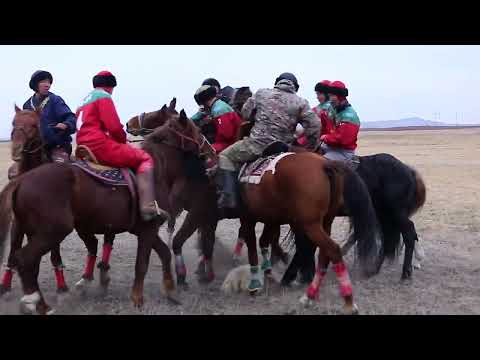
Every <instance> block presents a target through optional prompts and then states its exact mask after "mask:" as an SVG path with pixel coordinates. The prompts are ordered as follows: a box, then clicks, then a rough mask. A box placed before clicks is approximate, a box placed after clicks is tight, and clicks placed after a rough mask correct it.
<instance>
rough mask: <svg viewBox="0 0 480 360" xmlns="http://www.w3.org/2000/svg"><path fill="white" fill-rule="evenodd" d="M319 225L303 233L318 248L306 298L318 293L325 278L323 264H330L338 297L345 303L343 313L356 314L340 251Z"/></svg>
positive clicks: (314, 225)
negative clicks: (316, 263)
mask: <svg viewBox="0 0 480 360" xmlns="http://www.w3.org/2000/svg"><path fill="white" fill-rule="evenodd" d="M322 225H323V224H321V223H312V224H308V225H306V226H305V227H304V231H305V233H306V234H307V236H308V238H309V239H310V240H311V241H312V242H314V243H315V244H316V245H317V246H318V247H319V251H320V253H319V264H318V267H317V271H316V273H315V277H314V279H313V281H312V284H311V285H310V286H309V287H308V289H307V294H306V295H307V297H308V298H309V299H312V296H313V295H316V293H318V289H319V286H320V284H321V281H322V279H323V277H324V276H325V273H326V269H325V268H324V266H325V264H327V265H328V264H329V263H330V262H331V263H332V264H333V269H334V271H335V274H336V276H337V281H338V283H339V286H340V295H341V296H342V297H343V299H344V301H345V306H344V311H345V313H347V314H356V313H358V308H357V306H356V305H355V303H354V302H353V289H352V283H351V281H350V277H349V275H348V270H347V266H346V265H345V263H344V262H343V258H342V251H341V249H340V246H339V245H338V244H337V243H335V241H333V240H332V238H331V237H330V236H328V234H327V232H325V230H324V228H323V226H322Z"/></svg>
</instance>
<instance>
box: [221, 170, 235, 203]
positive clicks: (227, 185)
mask: <svg viewBox="0 0 480 360" xmlns="http://www.w3.org/2000/svg"><path fill="white" fill-rule="evenodd" d="M236 175H237V172H235V171H228V170H224V169H220V168H219V169H218V172H217V175H216V182H217V187H218V191H219V194H220V196H219V198H218V208H219V209H220V210H222V209H235V208H236V207H237V192H236V187H237V179H236Z"/></svg>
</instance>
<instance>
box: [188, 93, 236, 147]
mask: <svg viewBox="0 0 480 360" xmlns="http://www.w3.org/2000/svg"><path fill="white" fill-rule="evenodd" d="M194 98H195V100H196V101H197V103H198V104H199V105H202V106H204V108H205V109H206V111H207V113H208V115H209V116H208V117H206V119H204V120H200V121H199V122H197V125H198V126H199V127H200V128H202V127H203V126H205V125H206V124H207V122H209V121H210V124H213V127H214V128H215V140H214V142H213V144H212V147H213V148H214V149H215V151H216V152H217V154H218V153H220V152H221V151H223V150H224V149H226V148H227V147H229V146H230V145H232V144H233V143H234V142H235V141H236V140H237V132H238V129H239V128H240V124H241V123H242V119H241V118H240V116H239V115H238V114H237V113H236V112H235V111H234V110H233V108H232V107H231V106H230V105H228V104H227V103H226V102H224V101H223V100H221V99H219V98H218V97H217V92H216V89H215V87H213V86H210V85H203V86H201V87H200V88H199V89H198V90H197V92H196V93H195V96H194Z"/></svg>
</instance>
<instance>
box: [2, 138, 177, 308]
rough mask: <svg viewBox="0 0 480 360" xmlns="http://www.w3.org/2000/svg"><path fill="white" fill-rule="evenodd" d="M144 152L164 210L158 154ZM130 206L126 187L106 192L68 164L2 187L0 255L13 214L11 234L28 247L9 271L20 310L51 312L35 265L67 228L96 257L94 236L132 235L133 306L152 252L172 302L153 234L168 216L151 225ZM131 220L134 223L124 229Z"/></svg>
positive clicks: (165, 252) (163, 254)
mask: <svg viewBox="0 0 480 360" xmlns="http://www.w3.org/2000/svg"><path fill="white" fill-rule="evenodd" d="M146 150H147V151H149V153H150V154H151V155H152V157H153V158H154V161H155V182H156V192H157V194H156V197H157V202H158V204H159V206H160V208H162V209H164V208H166V207H168V204H166V203H165V201H164V199H163V197H162V198H160V196H159V193H161V192H162V189H163V188H164V181H163V174H162V173H161V172H160V171H159V169H160V168H161V167H160V164H159V161H160V160H159V159H161V157H162V155H161V154H160V152H161V149H160V148H159V147H158V146H157V147H155V146H151V147H149V148H148V149H146ZM112 190H115V191H112ZM89 194H95V196H94V197H93V196H89ZM131 201H132V199H131V196H130V193H129V190H128V189H127V188H126V187H116V188H112V187H107V186H104V185H103V184H99V183H98V182H97V181H96V180H95V179H93V178H91V177H90V175H88V174H86V173H85V172H83V171H82V170H81V169H79V168H77V167H75V166H71V165H69V164H60V163H49V164H43V165H40V166H38V167H36V168H34V169H32V170H30V171H29V172H28V173H25V174H23V175H20V176H19V177H17V178H15V179H14V180H12V181H11V182H10V183H9V184H7V186H6V187H5V188H4V189H3V191H2V192H1V193H0V248H1V250H2V252H1V253H0V255H3V249H4V242H5V239H6V237H7V232H8V228H9V225H10V222H11V220H12V216H11V215H12V213H13V215H14V217H15V224H16V228H17V231H18V232H19V233H22V234H26V235H27V238H28V244H27V245H26V246H25V247H23V248H21V249H19V250H18V251H16V252H15V254H14V255H13V259H12V266H13V267H16V268H17V269H18V273H19V275H20V278H21V281H22V285H23V290H24V293H25V296H24V297H23V298H22V299H21V308H22V311H24V312H27V313H33V312H38V313H41V314H47V313H50V312H51V311H52V310H51V308H50V307H49V306H48V305H47V304H46V302H45V300H44V298H43V296H42V294H41V291H40V288H39V285H38V271H39V265H40V261H41V258H42V256H43V255H44V254H46V253H48V252H49V251H52V250H53V249H55V248H58V247H59V245H60V243H61V241H62V240H63V239H64V238H65V237H66V236H67V235H68V234H69V233H71V232H72V231H73V229H75V230H76V231H77V233H78V235H79V237H80V238H81V239H82V240H83V241H84V243H85V245H86V247H87V249H88V251H89V253H90V254H94V253H95V252H96V247H97V239H96V237H95V234H106V233H108V234H112V235H115V234H118V233H122V232H126V231H129V232H131V233H133V234H135V235H137V237H138V248H137V259H136V265H135V280H134V285H133V289H132V294H131V298H132V300H133V302H134V304H135V305H136V306H141V305H142V304H143V301H144V300H143V283H144V278H145V275H146V272H147V269H148V261H149V257H150V252H151V249H152V248H153V249H154V250H155V252H156V253H157V254H158V256H159V257H160V259H161V261H162V264H163V273H164V279H163V280H164V285H165V288H166V290H167V296H168V298H170V299H173V290H174V285H173V279H172V273H171V264H170V262H171V254H170V250H169V249H168V247H167V246H166V245H165V243H164V242H163V241H162V240H161V239H160V237H159V236H158V229H159V227H160V226H161V225H162V224H163V223H164V222H165V220H166V218H167V217H168V215H167V214H166V213H163V214H162V216H161V217H158V218H156V219H155V220H153V221H149V222H145V221H142V220H141V218H140V216H139V214H138V213H137V214H132V208H133V207H132V206H131ZM132 217H134V218H135V219H136V220H135V222H134V224H133V226H132V227H130V223H131V219H132Z"/></svg>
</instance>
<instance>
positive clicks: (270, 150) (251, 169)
mask: <svg viewBox="0 0 480 360" xmlns="http://www.w3.org/2000/svg"><path fill="white" fill-rule="evenodd" d="M289 150H290V147H289V146H288V145H287V144H285V143H284V142H281V141H275V142H273V143H271V144H269V145H268V146H267V147H266V148H265V150H263V153H262V156H261V157H260V158H258V159H257V160H254V161H252V162H247V163H245V164H244V165H243V166H242V168H241V169H240V172H239V174H238V180H239V182H240V183H249V184H259V183H260V181H261V180H262V177H263V175H264V174H265V173H266V172H268V171H271V172H272V174H274V173H275V167H276V165H277V163H278V162H279V161H280V160H281V159H283V158H284V157H286V156H288V155H291V154H294V153H293V152H289Z"/></svg>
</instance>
